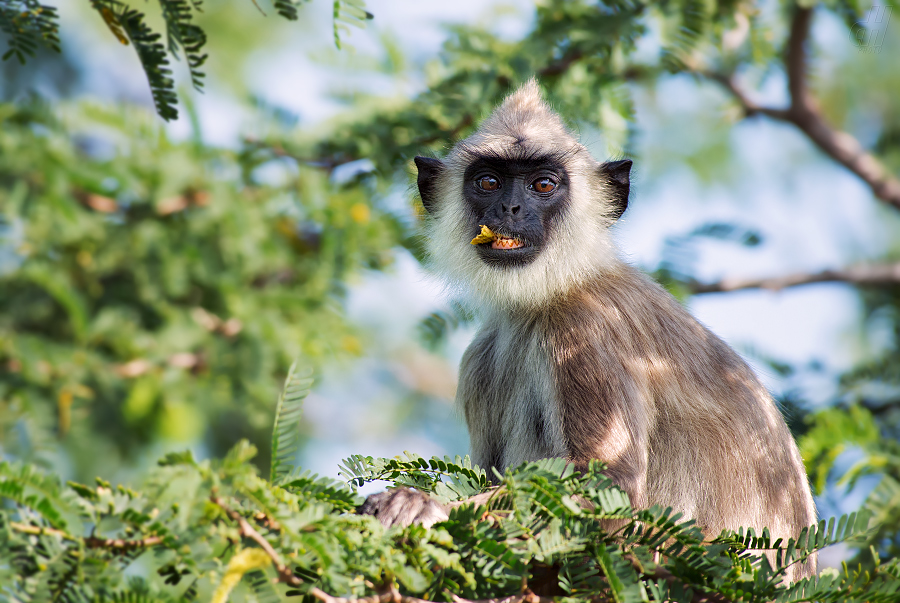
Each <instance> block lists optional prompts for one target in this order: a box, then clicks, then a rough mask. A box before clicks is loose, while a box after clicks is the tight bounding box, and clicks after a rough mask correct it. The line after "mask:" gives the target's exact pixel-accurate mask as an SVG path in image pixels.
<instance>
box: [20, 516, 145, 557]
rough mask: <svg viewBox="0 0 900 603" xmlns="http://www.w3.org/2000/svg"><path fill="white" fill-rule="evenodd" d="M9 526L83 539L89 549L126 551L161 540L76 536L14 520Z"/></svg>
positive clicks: (36, 532)
mask: <svg viewBox="0 0 900 603" xmlns="http://www.w3.org/2000/svg"><path fill="white" fill-rule="evenodd" d="M9 527H11V528H12V529H14V530H15V531H17V532H22V533H23V534H34V535H35V536H43V535H45V534H46V535H48V536H58V537H60V538H65V539H66V540H72V541H76V542H77V541H78V540H83V541H84V544H85V546H87V547H88V548H90V549H116V550H123V551H128V550H131V549H140V548H145V547H151V546H156V545H157V544H160V543H162V541H163V539H162V537H161V536H148V537H147V538H141V539H139V540H126V539H124V538H97V537H96V536H87V537H84V538H80V537H78V536H74V535H72V534H69V533H68V532H64V531H63V530H57V529H54V528H45V527H42V526H31V525H28V524H24V523H17V522H14V521H13V522H10V524H9Z"/></svg>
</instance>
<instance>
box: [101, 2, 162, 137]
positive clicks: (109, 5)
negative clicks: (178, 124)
mask: <svg viewBox="0 0 900 603" xmlns="http://www.w3.org/2000/svg"><path fill="white" fill-rule="evenodd" d="M91 6H92V7H93V8H94V10H96V11H97V12H98V13H100V16H101V17H103V20H104V21H105V22H106V24H107V26H109V28H110V31H112V32H113V34H114V35H115V36H116V37H117V38H118V39H119V41H120V42H122V43H125V44H127V43H128V42H129V41H130V42H131V44H132V45H133V46H134V49H135V51H136V52H137V55H138V59H140V61H141V65H142V66H143V67H144V73H146V74H147V80H148V82H149V83H150V93H151V94H152V95H153V104H154V105H155V106H156V112H157V113H158V114H159V116H160V117H162V118H163V119H165V120H166V121H168V120H171V119H177V118H178V110H177V109H176V108H175V105H177V104H178V97H177V96H176V94H175V82H174V81H173V80H172V70H171V69H170V68H169V58H168V55H167V53H166V47H165V46H163V45H162V43H161V42H160V41H159V39H160V38H161V37H162V36H161V35H160V34H158V33H156V32H154V31H153V30H152V29H150V27H148V26H147V24H146V23H145V22H144V16H145V15H144V14H143V13H142V12H140V11H138V10H136V9H133V8H130V7H128V6H126V5H125V4H122V3H121V2H118V0H91ZM123 34H124V36H123Z"/></svg>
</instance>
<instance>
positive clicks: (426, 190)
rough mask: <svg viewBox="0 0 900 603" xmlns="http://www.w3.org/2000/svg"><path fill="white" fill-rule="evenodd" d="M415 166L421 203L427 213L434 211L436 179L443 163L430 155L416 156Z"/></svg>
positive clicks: (441, 170) (442, 167)
mask: <svg viewBox="0 0 900 603" xmlns="http://www.w3.org/2000/svg"><path fill="white" fill-rule="evenodd" d="M415 162H416V168H418V170H419V176H418V178H416V183H417V184H418V185H419V196H420V197H422V205H424V206H425V210H426V211H428V213H432V212H434V209H435V204H436V203H437V179H438V176H440V175H441V172H443V171H444V164H443V163H442V162H441V160H440V159H432V158H431V157H416V158H415Z"/></svg>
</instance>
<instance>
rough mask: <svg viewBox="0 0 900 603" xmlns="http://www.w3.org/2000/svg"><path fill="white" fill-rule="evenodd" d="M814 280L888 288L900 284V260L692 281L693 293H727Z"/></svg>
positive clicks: (772, 288)
mask: <svg viewBox="0 0 900 603" xmlns="http://www.w3.org/2000/svg"><path fill="white" fill-rule="evenodd" d="M813 283H848V284H851V285H855V286H857V287H885V286H890V285H900V262H898V263H895V264H882V265H872V266H851V267H849V268H841V269H837V270H822V271H821V272H814V273H804V272H801V273H796V274H789V275H786V276H779V277H774V278H771V277H769V278H756V279H754V278H748V279H742V278H728V279H723V280H721V281H718V282H714V283H702V282H699V281H688V282H687V283H685V284H686V286H687V288H688V290H689V291H690V292H691V293H695V294H700V293H725V292H729V291H740V290H743V289H768V290H770V291H780V290H782V289H786V288H787V287H797V286H800V285H810V284H813Z"/></svg>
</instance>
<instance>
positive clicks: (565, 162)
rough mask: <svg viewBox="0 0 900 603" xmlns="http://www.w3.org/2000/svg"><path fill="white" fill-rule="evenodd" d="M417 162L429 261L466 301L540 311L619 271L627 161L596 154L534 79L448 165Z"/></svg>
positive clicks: (462, 145) (421, 159) (450, 156)
mask: <svg viewBox="0 0 900 603" xmlns="http://www.w3.org/2000/svg"><path fill="white" fill-rule="evenodd" d="M415 162H416V167H417V168H418V172H419V173H418V179H417V182H418V187H419V194H420V196H421V198H422V203H423V204H424V206H425V209H426V210H427V212H428V222H427V224H428V226H427V229H428V233H427V234H428V251H429V255H430V259H431V265H432V267H433V268H434V269H435V270H436V271H437V272H439V273H441V274H442V275H443V276H445V277H447V278H448V280H449V282H450V283H451V286H453V287H454V288H457V289H459V290H460V293H463V294H464V295H465V294H468V295H465V297H469V298H470V299H473V301H481V302H488V304H489V305H490V306H491V307H510V306H513V307H515V306H522V307H530V306H543V305H544V304H545V303H546V302H547V301H548V299H549V298H552V297H554V296H557V295H561V294H564V293H565V292H566V291H567V290H568V289H569V288H571V287H575V286H579V285H581V284H582V283H583V282H584V281H585V280H587V279H591V278H595V277H597V276H598V275H599V274H601V273H602V271H603V270H605V269H611V268H612V267H613V266H614V265H615V262H614V261H613V259H614V258H615V253H616V252H615V249H614V247H613V245H612V241H611V238H610V235H609V233H608V230H609V227H610V226H611V225H612V223H613V222H615V221H616V220H617V219H618V218H619V217H620V216H621V215H622V213H623V212H624V211H625V208H626V207H627V204H628V191H629V173H630V170H631V161H629V160H624V161H614V162H609V163H599V162H598V161H596V160H595V159H594V158H593V157H591V155H590V153H589V152H588V151H587V149H586V148H585V147H584V146H583V145H582V144H580V143H579V142H578V141H577V140H576V139H575V138H574V137H573V136H572V134H571V133H570V132H569V131H568V130H567V129H566V127H565V125H564V124H563V122H562V120H561V119H560V117H559V116H558V115H557V114H556V113H554V112H553V111H552V110H551V109H550V108H549V107H548V106H547V104H546V103H545V102H544V100H543V99H542V98H541V93H540V89H539V88H538V85H537V82H536V81H535V80H531V81H529V82H528V83H527V84H525V85H524V86H522V87H521V88H520V89H519V90H518V91H516V92H515V93H513V94H512V95H510V96H509V97H508V98H507V99H506V100H505V101H504V102H503V104H502V105H500V107H498V108H497V109H496V110H495V111H494V113H493V114H492V115H491V116H490V117H489V118H488V119H486V120H485V121H484V122H483V123H482V124H481V126H480V127H479V129H478V130H477V131H476V132H475V133H474V134H473V135H472V136H470V137H468V138H466V139H465V140H463V141H461V142H459V143H457V144H456V145H455V146H454V147H453V149H452V150H451V151H450V153H449V154H448V155H447V157H445V158H444V159H443V160H439V159H432V158H427V157H416V158H415ZM483 226H486V227H487V228H488V231H486V232H488V233H490V235H489V236H483V237H477V235H478V234H479V232H482V227H483ZM478 305H482V304H480V303H479V304H478Z"/></svg>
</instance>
